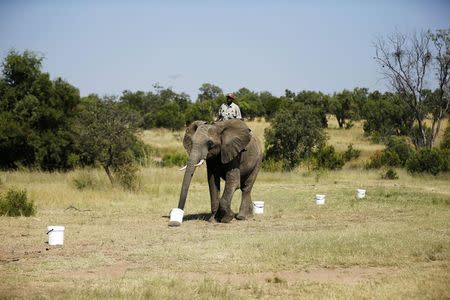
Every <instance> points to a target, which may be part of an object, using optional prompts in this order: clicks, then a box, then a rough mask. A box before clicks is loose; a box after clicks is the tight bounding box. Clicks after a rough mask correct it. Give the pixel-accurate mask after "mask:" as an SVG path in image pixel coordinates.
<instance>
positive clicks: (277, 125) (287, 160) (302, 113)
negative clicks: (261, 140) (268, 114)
mask: <svg viewBox="0 0 450 300" xmlns="http://www.w3.org/2000/svg"><path fill="white" fill-rule="evenodd" d="M264 137H265V140H266V145H265V148H266V155H267V157H268V158H273V159H275V160H280V161H282V162H283V169H284V170H286V171H288V170H292V169H293V168H295V167H296V166H297V165H298V164H299V163H300V162H301V161H302V160H305V159H307V158H309V157H310V156H311V155H312V154H313V152H314V150H315V149H317V148H320V147H321V146H322V145H323V144H324V142H325V132H324V131H323V128H322V124H321V121H320V116H319V114H318V112H317V110H316V109H314V108H312V107H310V106H305V105H302V104H301V103H294V104H292V105H290V106H289V107H288V108H283V109H281V110H280V111H278V112H277V114H276V116H275V119H274V120H273V121H272V122H271V127H269V128H267V129H266V130H265V132H264Z"/></svg>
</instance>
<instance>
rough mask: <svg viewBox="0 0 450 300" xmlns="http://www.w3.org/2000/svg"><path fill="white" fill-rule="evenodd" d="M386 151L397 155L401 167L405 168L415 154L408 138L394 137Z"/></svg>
mask: <svg viewBox="0 0 450 300" xmlns="http://www.w3.org/2000/svg"><path fill="white" fill-rule="evenodd" d="M386 151H391V152H393V153H396V154H397V157H398V159H399V165H400V166H402V167H404V166H405V164H406V161H407V160H408V159H409V157H410V156H411V154H412V153H413V148H412V147H411V146H410V145H409V144H408V142H407V140H406V138H404V137H396V136H392V137H390V138H389V140H388V142H387V145H386Z"/></svg>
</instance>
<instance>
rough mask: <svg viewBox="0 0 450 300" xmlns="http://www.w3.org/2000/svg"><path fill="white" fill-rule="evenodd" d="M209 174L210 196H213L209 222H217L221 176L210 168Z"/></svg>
mask: <svg viewBox="0 0 450 300" xmlns="http://www.w3.org/2000/svg"><path fill="white" fill-rule="evenodd" d="M207 175H208V185H209V196H210V198H211V217H210V218H209V222H215V221H216V214H217V211H218V210H219V193H220V176H219V175H216V174H215V173H214V172H213V171H212V170H210V168H208V172H207Z"/></svg>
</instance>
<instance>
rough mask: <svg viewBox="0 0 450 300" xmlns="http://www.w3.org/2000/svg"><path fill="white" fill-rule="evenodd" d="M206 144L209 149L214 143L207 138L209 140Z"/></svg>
mask: <svg viewBox="0 0 450 300" xmlns="http://www.w3.org/2000/svg"><path fill="white" fill-rule="evenodd" d="M207 144H208V149H211V148H212V147H213V146H214V143H213V141H211V140H209V141H208V142H207Z"/></svg>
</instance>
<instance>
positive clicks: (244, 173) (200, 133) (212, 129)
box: [169, 119, 262, 226]
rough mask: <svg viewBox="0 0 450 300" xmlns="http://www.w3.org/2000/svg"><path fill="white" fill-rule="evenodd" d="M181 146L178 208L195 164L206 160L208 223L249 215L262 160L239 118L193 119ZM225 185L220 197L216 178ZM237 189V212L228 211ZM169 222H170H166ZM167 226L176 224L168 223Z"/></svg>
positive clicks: (186, 190) (257, 142)
mask: <svg viewBox="0 0 450 300" xmlns="http://www.w3.org/2000/svg"><path fill="white" fill-rule="evenodd" d="M183 146H184V148H185V149H186V151H187V152H188V154H189V159H188V163H187V165H186V166H185V167H183V168H182V169H180V170H183V169H184V170H185V173H184V177H183V183H182V185H181V191H180V198H179V202H178V208H179V209H181V210H183V209H184V206H185V203H186V198H187V194H188V190H189V185H190V183H191V178H192V176H193V174H194V172H195V169H196V167H198V166H200V165H201V164H203V163H204V162H205V161H206V168H207V181H208V185H209V196H210V199H211V217H210V218H209V221H210V222H217V221H218V222H222V223H228V222H230V221H231V220H233V218H234V217H236V219H238V220H245V219H249V218H251V217H252V216H253V203H252V198H251V192H252V188H253V184H254V183H255V180H256V177H257V175H258V172H259V169H260V167H261V161H262V148H261V143H260V142H259V140H258V139H257V138H256V137H255V136H254V135H253V134H252V133H251V130H250V129H249V128H248V126H247V125H246V124H245V122H244V121H242V120H240V119H231V120H225V121H219V122H215V123H212V124H208V123H207V122H204V121H195V122H193V123H192V124H190V125H189V126H188V127H187V128H186V133H185V135H184V138H183ZM221 178H222V179H224V180H225V187H224V191H223V193H222V195H221V196H220V195H219V193H220V179H221ZM237 189H241V191H242V200H241V205H240V209H239V213H238V214H237V215H235V214H234V213H233V211H232V210H231V200H232V198H233V194H234V192H235V191H236V190H237ZM170 223H173V224H170ZM170 223H169V225H170V226H179V225H180V224H179V223H178V222H170Z"/></svg>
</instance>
